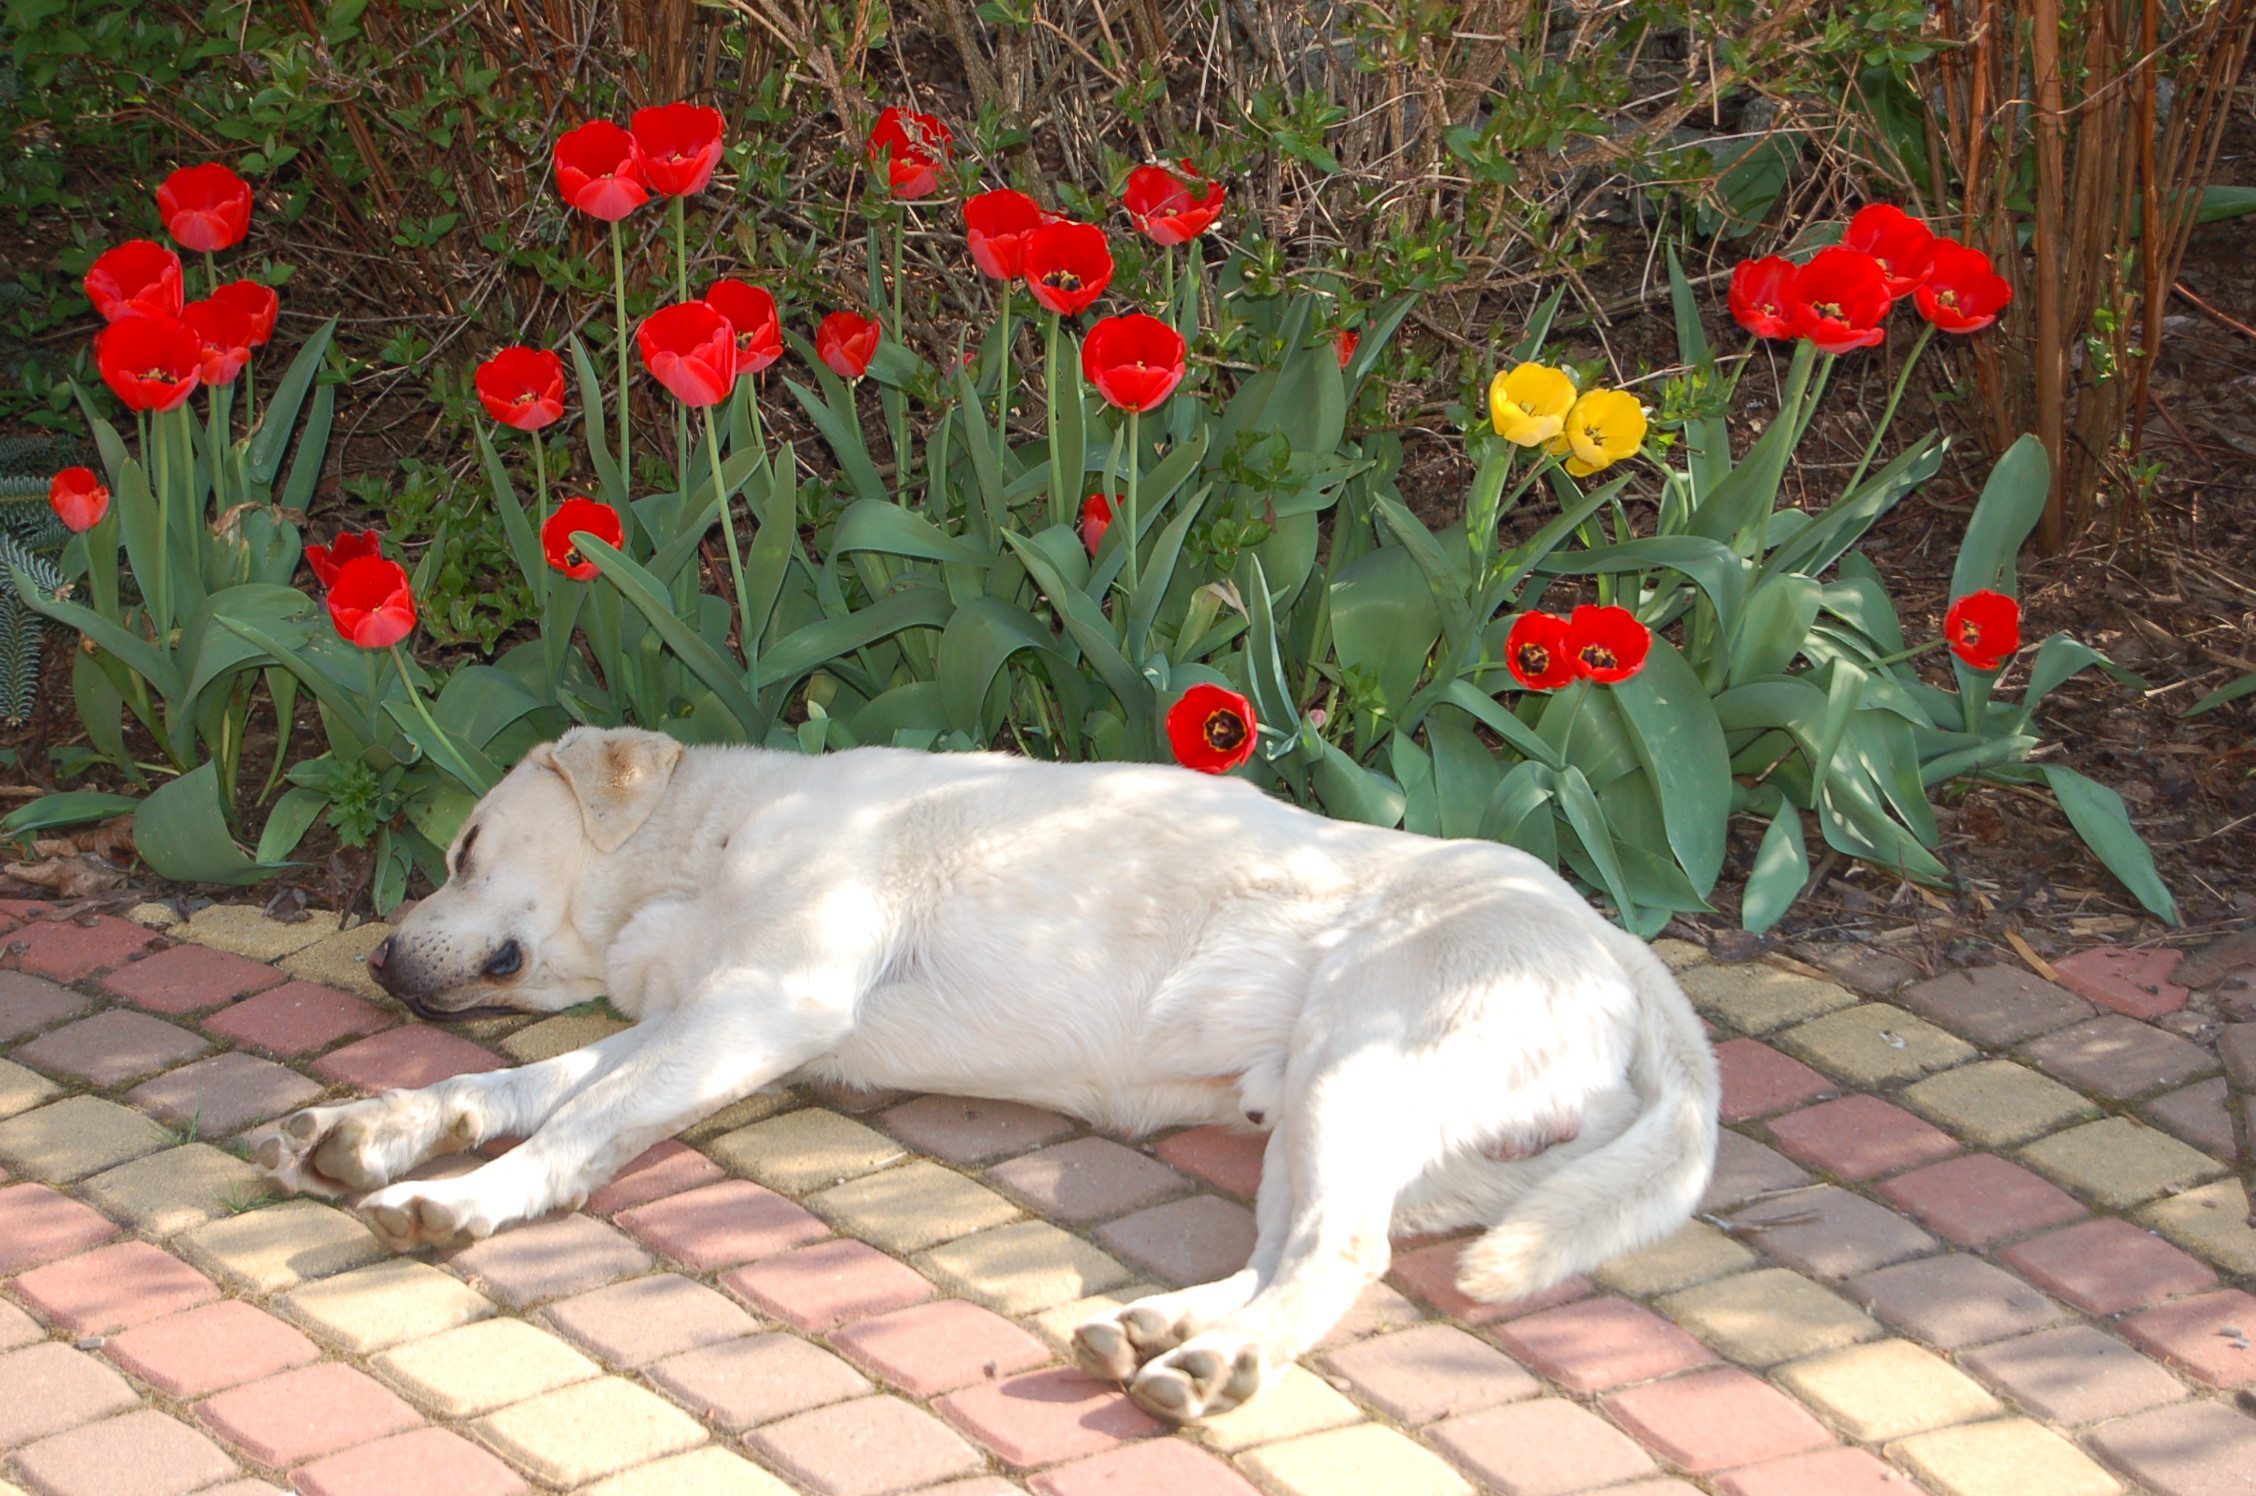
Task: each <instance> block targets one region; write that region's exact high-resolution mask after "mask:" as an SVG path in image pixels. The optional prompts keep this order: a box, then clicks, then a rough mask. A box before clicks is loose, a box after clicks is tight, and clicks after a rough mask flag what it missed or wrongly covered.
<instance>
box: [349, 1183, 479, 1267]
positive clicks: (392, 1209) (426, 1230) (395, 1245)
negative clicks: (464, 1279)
mask: <svg viewBox="0 0 2256 1496" xmlns="http://www.w3.org/2000/svg"><path fill="white" fill-rule="evenodd" d="M466 1178H467V1176H465V1177H464V1178H457V1179H426V1180H413V1181H409V1182H407V1183H404V1184H395V1185H391V1186H389V1187H387V1188H385V1189H380V1190H378V1191H376V1193H374V1194H373V1195H370V1196H369V1197H368V1198H367V1199H365V1200H363V1201H361V1202H360V1213H361V1215H362V1216H364V1217H365V1218H366V1219H367V1221H368V1225H369V1229H371V1230H373V1231H374V1232H375V1233H376V1235H377V1237H378V1238H379V1239H380V1240H382V1242H383V1243H384V1245H385V1246H387V1247H390V1248H391V1249H392V1250H393V1251H395V1252H410V1251H413V1250H415V1249H416V1248H417V1247H466V1246H468V1245H470V1243H472V1242H474V1241H483V1240H485V1239H486V1238H487V1237H489V1236H491V1235H493V1234H494V1228H495V1227H496V1226H498V1225H500V1224H501V1222H500V1221H499V1220H497V1219H496V1218H495V1216H494V1214H493V1212H491V1211H490V1210H488V1209H487V1208H486V1207H485V1206H484V1205H483V1204H481V1203H480V1202H479V1201H478V1200H477V1198H476V1197H475V1196H474V1195H472V1194H471V1193H469V1192H468V1191H467V1190H465V1189H464V1188H462V1186H463V1185H464V1183H465V1180H466Z"/></svg>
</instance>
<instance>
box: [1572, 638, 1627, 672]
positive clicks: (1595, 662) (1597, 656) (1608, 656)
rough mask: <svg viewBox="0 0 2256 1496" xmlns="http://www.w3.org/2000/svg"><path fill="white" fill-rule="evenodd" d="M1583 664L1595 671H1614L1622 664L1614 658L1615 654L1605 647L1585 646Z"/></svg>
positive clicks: (1600, 645) (1597, 645)
mask: <svg viewBox="0 0 2256 1496" xmlns="http://www.w3.org/2000/svg"><path fill="white" fill-rule="evenodd" d="M1582 663H1584V664H1585V665H1588V666H1589V667H1590V668H1591V669H1593V670H1612V669H1613V668H1615V667H1616V666H1617V665H1619V664H1620V663H1621V662H1620V661H1619V660H1618V659H1616V658H1615V657H1614V652H1613V651H1612V650H1610V649H1608V648H1607V647H1606V646H1605V645H1603V644H1585V645H1584V646H1583V647H1582Z"/></svg>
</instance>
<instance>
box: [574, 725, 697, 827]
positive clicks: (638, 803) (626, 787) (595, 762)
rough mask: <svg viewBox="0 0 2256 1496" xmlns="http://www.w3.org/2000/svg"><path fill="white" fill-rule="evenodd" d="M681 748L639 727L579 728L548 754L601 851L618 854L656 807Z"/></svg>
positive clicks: (660, 733) (659, 733)
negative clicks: (568, 788) (568, 787)
mask: <svg viewBox="0 0 2256 1496" xmlns="http://www.w3.org/2000/svg"><path fill="white" fill-rule="evenodd" d="M681 755H682V748H681V744H679V743H677V742H675V741H674V740H673V739H672V738H669V737H667V736H666V735H665V734H664V733H662V732H644V731H642V730H641V729H640V728H634V727H618V728H597V727H575V728H573V729H572V730H571V731H570V732H568V733H566V734H564V736H563V737H562V738H560V739H558V740H557V742H556V744H555V746H554V747H552V748H551V749H550V750H549V755H548V758H549V763H550V765H551V766H552V767H553V768H554V769H555V770H556V772H557V773H558V774H559V775H561V776H563V780H564V782H565V783H566V784H568V785H570V786H571V788H572V795H573V797H574V798H575V799H577V800H578V801H579V802H580V819H581V821H582V822H583V823H584V824H585V825H586V827H587V835H588V840H589V841H591V842H593V843H594V844H595V849H596V850H597V851H599V852H616V851H617V850H618V849H619V847H620V844H621V843H623V842H625V841H626V839H627V838H628V837H630V836H632V835H634V834H635V832H636V831H637V830H639V829H640V828H641V826H642V823H643V822H644V821H647V820H649V819H650V812H651V811H653V810H655V809H656V808H657V806H658V797H659V796H660V795H662V794H664V793H665V791H666V784H667V781H669V780H671V779H672V778H673V777H674V766H675V765H676V764H678V763H680V762H681Z"/></svg>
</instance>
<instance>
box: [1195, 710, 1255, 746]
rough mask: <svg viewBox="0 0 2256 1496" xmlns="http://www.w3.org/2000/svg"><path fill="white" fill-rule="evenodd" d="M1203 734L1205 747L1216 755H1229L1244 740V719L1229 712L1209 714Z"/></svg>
mask: <svg viewBox="0 0 2256 1496" xmlns="http://www.w3.org/2000/svg"><path fill="white" fill-rule="evenodd" d="M1203 733H1204V736H1205V738H1206V746H1207V747H1209V748H1212V749H1213V750H1214V751H1215V752H1217V753H1229V752H1231V751H1233V750H1234V749H1236V748H1237V746H1238V745H1239V744H1240V743H1243V742H1244V741H1245V740H1246V725H1245V718H1243V717H1241V716H1239V715H1238V714H1237V713H1236V712H1231V711H1220V712H1214V713H1211V714H1210V715H1209V716H1208V717H1207V719H1206V726H1205V728H1204V729H1203Z"/></svg>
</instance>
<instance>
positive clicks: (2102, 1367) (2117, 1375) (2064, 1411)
mask: <svg viewBox="0 0 2256 1496" xmlns="http://www.w3.org/2000/svg"><path fill="white" fill-rule="evenodd" d="M1959 1365H1961V1366H1963V1367H1964V1368H1965V1369H1966V1370H1968V1371H1970V1372H1972V1373H1973V1374H1974V1375H1975V1376H1977V1377H1980V1378H1981V1379H1982V1380H1983V1381H1984V1382H1986V1383H1988V1384H1989V1385H1990V1386H1991V1387H1992V1388H1994V1389H1996V1390H1997V1391H1999V1392H2002V1393H2004V1394H2005V1395H2006V1396H2007V1397H2010V1398H2012V1399H2013V1400H2014V1401H2015V1402H2017V1403H2019V1404H2020V1405H2021V1406H2022V1407H2024V1408H2026V1409H2028V1410H2029V1411H2030V1412H2031V1413H2034V1414H2035V1415H2036V1416H2037V1417H2039V1418H2043V1419H2045V1420H2047V1421H2049V1422H2052V1423H2056V1424H2062V1425H2068V1426H2073V1425H2076V1424H2085V1423H2098V1422H2100V1421H2102V1420H2103V1419H2108V1418H2120V1417H2121V1416H2123V1415H2124V1414H2126V1413H2139V1412H2143V1411H2145V1410H2146V1409H2148V1408H2152V1407H2158V1406H2160V1405H2161V1404H2163V1403H2170V1402H2179V1401H2182V1400H2183V1399H2184V1398H2185V1397H2186V1395H2187V1393H2186V1386H2185V1383H2183V1382H2181V1381H2179V1380H2178V1379H2177V1378H2176V1377H2174V1376H2172V1375H2170V1373H2168V1372H2167V1371H2164V1370H2163V1369H2162V1368H2161V1367H2159V1366H2157V1365H2155V1364H2154V1363H2153V1362H2152V1361H2149V1360H2148V1359H2147V1358H2146V1357H2144V1356H2142V1355H2140V1354H2139V1353H2138V1352H2137V1351H2134V1350H2132V1349H2131V1348H2130V1347H2129V1346H2127V1345H2125V1344H2123V1342H2122V1341H2120V1340H2117V1339H2115V1338H2114V1337H2113V1336H2111V1335H2107V1334H2104V1333H2102V1332H2101V1331H2099V1330H2095V1329H2093V1328H2092V1327H2091V1326H2089V1325H2065V1326H2062V1327H2061V1328H2060V1329H2057V1330H2040V1331H2038V1332H2037V1333H2036V1334H2034V1335H2024V1336H2022V1337H2021V1338H2020V1339H2018V1340H2001V1341H1998V1342H1996V1343H1995V1344H1991V1345H1985V1346H1978V1347H1976V1348H1975V1349H1973V1350H1970V1351H1967V1352H1965V1353H1964V1354H1962V1355H1961V1356H1960V1357H1959Z"/></svg>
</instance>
